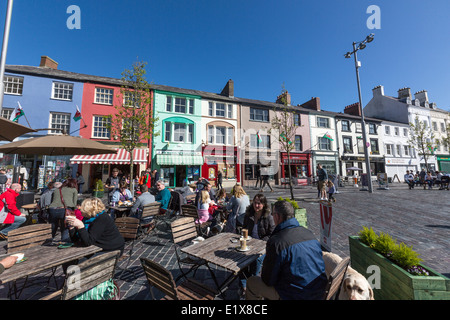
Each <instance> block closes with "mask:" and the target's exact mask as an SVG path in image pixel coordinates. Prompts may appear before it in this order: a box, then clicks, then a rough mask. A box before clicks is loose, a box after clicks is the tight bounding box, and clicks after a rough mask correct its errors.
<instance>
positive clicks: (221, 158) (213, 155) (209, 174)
mask: <svg viewBox="0 0 450 320" xmlns="http://www.w3.org/2000/svg"><path fill="white" fill-rule="evenodd" d="M202 154H203V158H204V163H203V166H202V177H203V178H206V179H208V181H209V182H210V183H211V184H212V185H213V186H216V182H217V175H218V173H219V171H221V172H222V186H223V187H224V188H226V187H232V186H234V185H235V184H236V183H237V182H240V181H241V178H240V176H241V173H240V165H239V151H238V148H237V147H233V146H229V147H225V146H211V145H207V146H203V147H202Z"/></svg>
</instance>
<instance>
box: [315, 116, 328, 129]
mask: <svg viewBox="0 0 450 320" xmlns="http://www.w3.org/2000/svg"><path fill="white" fill-rule="evenodd" d="M317 126H318V127H319V128H329V127H330V121H329V119H328V118H322V117H317Z"/></svg>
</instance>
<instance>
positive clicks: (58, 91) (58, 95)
mask: <svg viewBox="0 0 450 320" xmlns="http://www.w3.org/2000/svg"><path fill="white" fill-rule="evenodd" d="M72 95H73V83H65V82H53V92H52V98H53V99H58V100H68V101H70V100H72Z"/></svg>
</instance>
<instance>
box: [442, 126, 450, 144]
mask: <svg viewBox="0 0 450 320" xmlns="http://www.w3.org/2000/svg"><path fill="white" fill-rule="evenodd" d="M445 129H446V136H443V137H442V139H441V144H442V145H443V146H445V147H446V148H447V150H448V148H450V122H449V123H447V127H446V128H445Z"/></svg>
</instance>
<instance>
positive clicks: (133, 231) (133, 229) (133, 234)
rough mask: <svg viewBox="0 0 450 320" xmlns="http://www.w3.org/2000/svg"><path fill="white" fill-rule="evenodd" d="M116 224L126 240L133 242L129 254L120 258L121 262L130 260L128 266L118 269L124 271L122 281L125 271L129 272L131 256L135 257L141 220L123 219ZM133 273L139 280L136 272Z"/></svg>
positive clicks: (119, 219) (116, 221)
mask: <svg viewBox="0 0 450 320" xmlns="http://www.w3.org/2000/svg"><path fill="white" fill-rule="evenodd" d="M114 222H115V224H116V227H117V229H118V230H119V232H120V234H121V235H122V237H123V238H124V239H125V240H131V244H129V245H128V247H129V249H130V250H129V251H128V254H123V255H122V256H121V257H120V258H119V261H121V260H124V259H126V258H128V261H127V264H126V266H125V267H124V268H120V267H119V266H118V268H120V269H122V272H121V273H120V276H119V278H118V279H119V280H120V279H121V278H122V275H123V273H124V271H125V270H128V265H129V264H130V261H131V256H132V255H133V249H134V242H135V240H136V239H137V238H138V230H139V219H138V218H133V217H122V218H117V219H116V220H115V221H114ZM131 272H132V273H133V275H134V277H135V278H137V277H136V274H135V273H134V270H131Z"/></svg>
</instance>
